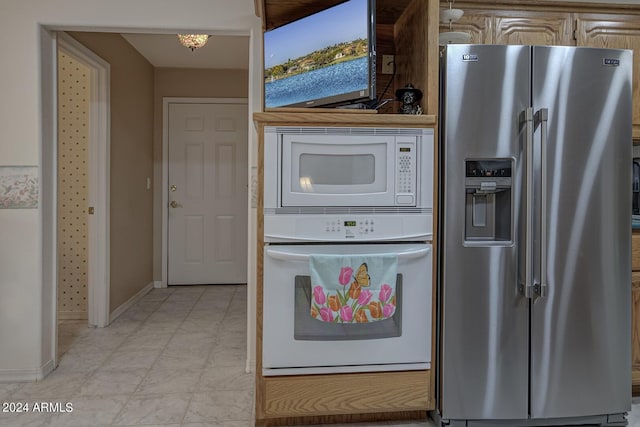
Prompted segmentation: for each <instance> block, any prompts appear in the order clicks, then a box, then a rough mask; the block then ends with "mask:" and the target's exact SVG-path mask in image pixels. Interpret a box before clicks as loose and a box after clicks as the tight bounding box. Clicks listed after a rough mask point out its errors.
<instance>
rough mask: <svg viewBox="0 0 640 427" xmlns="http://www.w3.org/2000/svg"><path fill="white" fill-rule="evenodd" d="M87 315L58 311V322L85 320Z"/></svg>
mask: <svg viewBox="0 0 640 427" xmlns="http://www.w3.org/2000/svg"><path fill="white" fill-rule="evenodd" d="M88 316H89V313H88V312H86V311H59V312H58V320H87V319H88V318H89V317H88Z"/></svg>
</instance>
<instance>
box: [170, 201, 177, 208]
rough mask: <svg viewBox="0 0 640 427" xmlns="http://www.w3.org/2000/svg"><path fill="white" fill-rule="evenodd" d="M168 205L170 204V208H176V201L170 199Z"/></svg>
mask: <svg viewBox="0 0 640 427" xmlns="http://www.w3.org/2000/svg"><path fill="white" fill-rule="evenodd" d="M169 206H171V207H172V208H177V207H178V202H176V201H175V200H172V201H171V203H169Z"/></svg>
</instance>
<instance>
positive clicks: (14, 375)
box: [0, 369, 38, 383]
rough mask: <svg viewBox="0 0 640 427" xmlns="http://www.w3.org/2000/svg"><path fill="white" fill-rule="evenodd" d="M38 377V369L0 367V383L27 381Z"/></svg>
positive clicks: (32, 380)
mask: <svg viewBox="0 0 640 427" xmlns="http://www.w3.org/2000/svg"><path fill="white" fill-rule="evenodd" d="M37 379H38V369H0V383H25V382H34V381H36V380H37Z"/></svg>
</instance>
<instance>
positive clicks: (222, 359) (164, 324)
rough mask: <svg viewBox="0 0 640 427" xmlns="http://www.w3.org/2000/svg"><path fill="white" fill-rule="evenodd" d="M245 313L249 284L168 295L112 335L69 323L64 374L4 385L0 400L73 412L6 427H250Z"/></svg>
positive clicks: (136, 311)
mask: <svg viewBox="0 0 640 427" xmlns="http://www.w3.org/2000/svg"><path fill="white" fill-rule="evenodd" d="M246 306H247V302H246V286H243V285H240V286H197V287H192V286H186V287H170V288H164V289H153V290H152V291H151V292H150V293H149V294H147V295H146V296H145V297H144V298H143V299H142V300H141V301H140V302H139V303H138V304H136V305H135V306H133V307H131V308H130V309H129V310H127V311H126V312H125V313H124V314H122V315H121V316H120V317H119V318H118V319H116V320H115V321H114V322H113V323H112V324H111V325H110V326H109V327H108V328H105V329H90V328H87V327H86V321H81V322H78V321H65V322H63V323H61V324H60V327H59V350H60V353H61V357H60V364H59V367H58V369H56V370H55V371H54V372H53V373H52V374H51V375H49V377H47V378H46V379H45V380H44V381H42V382H39V383H27V384H22V383H19V384H0V401H2V402H30V403H33V402H43V401H46V402H60V403H62V408H64V407H65V404H66V403H67V402H69V403H71V404H72V405H73V412H71V413H57V414H47V413H33V412H31V413H28V414H25V413H22V414H6V413H0V425H1V426H26V425H28V426H65V427H67V426H88V425H94V426H107V425H126V426H132V425H156V424H160V425H171V426H176V425H180V424H182V425H191V424H189V423H205V424H196V425H216V426H221V427H246V426H247V425H249V424H250V420H251V417H252V415H251V412H252V408H253V374H247V373H245V363H246V322H247V317H246ZM62 353H64V354H62Z"/></svg>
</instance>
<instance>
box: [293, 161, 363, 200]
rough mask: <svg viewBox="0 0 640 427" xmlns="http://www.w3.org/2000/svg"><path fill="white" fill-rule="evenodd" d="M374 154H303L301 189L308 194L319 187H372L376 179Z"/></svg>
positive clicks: (300, 178) (300, 171)
mask: <svg viewBox="0 0 640 427" xmlns="http://www.w3.org/2000/svg"><path fill="white" fill-rule="evenodd" d="M375 166H376V165H375V156H374V155H373V154H310V153H306V154H301V155H300V169H299V174H300V176H299V180H300V187H302V189H303V191H305V192H307V191H309V189H310V188H311V190H310V191H313V190H312V186H313V185H314V184H318V185H370V184H373V183H374V182H375V179H376V167H375Z"/></svg>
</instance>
